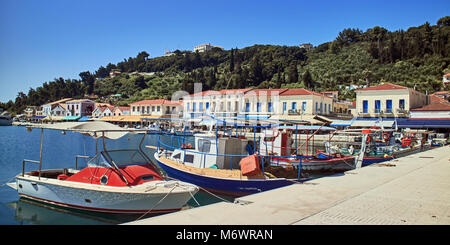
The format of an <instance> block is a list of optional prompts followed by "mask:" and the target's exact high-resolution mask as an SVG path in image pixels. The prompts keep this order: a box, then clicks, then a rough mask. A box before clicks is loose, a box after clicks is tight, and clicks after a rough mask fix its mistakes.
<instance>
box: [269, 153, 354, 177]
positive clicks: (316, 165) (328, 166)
mask: <svg viewBox="0 0 450 245" xmlns="http://www.w3.org/2000/svg"><path fill="white" fill-rule="evenodd" d="M354 159H355V158H354V157H350V156H348V157H343V158H328V159H327V158H324V159H314V158H310V159H308V158H306V159H303V160H302V162H301V166H302V171H305V172H309V173H328V172H345V171H348V170H352V169H354ZM271 164H272V165H275V166H276V165H298V164H299V160H298V159H295V160H291V159H286V158H276V157H274V158H273V159H272V160H271Z"/></svg>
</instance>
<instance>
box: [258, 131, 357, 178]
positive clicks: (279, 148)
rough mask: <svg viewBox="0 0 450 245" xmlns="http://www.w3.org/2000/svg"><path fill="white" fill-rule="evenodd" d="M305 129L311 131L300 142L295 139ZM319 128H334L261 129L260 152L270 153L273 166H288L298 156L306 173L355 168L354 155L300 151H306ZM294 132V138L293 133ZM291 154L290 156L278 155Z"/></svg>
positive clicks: (293, 162) (294, 162)
mask: <svg viewBox="0 0 450 245" xmlns="http://www.w3.org/2000/svg"><path fill="white" fill-rule="evenodd" d="M305 130H312V131H313V132H312V133H311V135H309V136H308V137H307V138H306V141H304V142H303V143H302V144H300V142H298V141H297V138H298V135H299V134H298V133H299V132H301V131H305ZM321 130H324V131H326V133H328V132H329V131H330V130H335V129H333V128H329V127H321V126H314V127H312V126H303V125H296V126H282V127H274V128H271V129H265V130H263V134H262V140H261V141H260V151H261V154H265V155H270V156H272V157H270V158H269V159H270V162H271V165H273V166H278V165H283V166H286V165H287V166H289V165H292V164H297V163H298V161H299V160H298V159H297V158H298V157H299V156H301V157H302V162H301V168H302V169H301V170H302V171H305V172H308V173H329V172H345V171H348V170H352V169H354V168H355V164H354V160H355V157H354V156H344V155H335V156H333V157H328V156H326V157H324V155H323V154H322V155H321V154H317V155H312V154H311V155H307V154H306V155H305V154H303V152H302V151H301V150H302V149H305V151H306V152H308V145H309V144H310V142H311V141H312V140H313V137H314V136H315V135H316V134H317V133H318V132H320V131H321ZM294 133H295V136H294V140H293V139H292V138H293V134H294ZM304 146H306V147H304ZM278 156H291V157H281V158H280V157H278Z"/></svg>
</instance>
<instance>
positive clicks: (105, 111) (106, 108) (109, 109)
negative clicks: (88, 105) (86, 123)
mask: <svg viewBox="0 0 450 245" xmlns="http://www.w3.org/2000/svg"><path fill="white" fill-rule="evenodd" d="M113 110H114V106H112V105H109V104H108V105H99V106H97V107H96V108H95V109H94V111H93V112H92V117H110V116H112V115H113Z"/></svg>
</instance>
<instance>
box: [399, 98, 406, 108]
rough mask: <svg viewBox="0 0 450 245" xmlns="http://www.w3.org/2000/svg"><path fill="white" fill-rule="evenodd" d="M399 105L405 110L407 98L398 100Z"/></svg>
mask: <svg viewBox="0 0 450 245" xmlns="http://www.w3.org/2000/svg"><path fill="white" fill-rule="evenodd" d="M398 107H399V108H400V109H401V110H404V109H405V100H404V99H401V100H399V101H398Z"/></svg>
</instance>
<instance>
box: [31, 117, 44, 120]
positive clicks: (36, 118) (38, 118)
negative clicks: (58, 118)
mask: <svg viewBox="0 0 450 245" xmlns="http://www.w3.org/2000/svg"><path fill="white" fill-rule="evenodd" d="M44 118H45V116H35V117H32V118H31V119H33V120H40V119H44Z"/></svg>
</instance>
